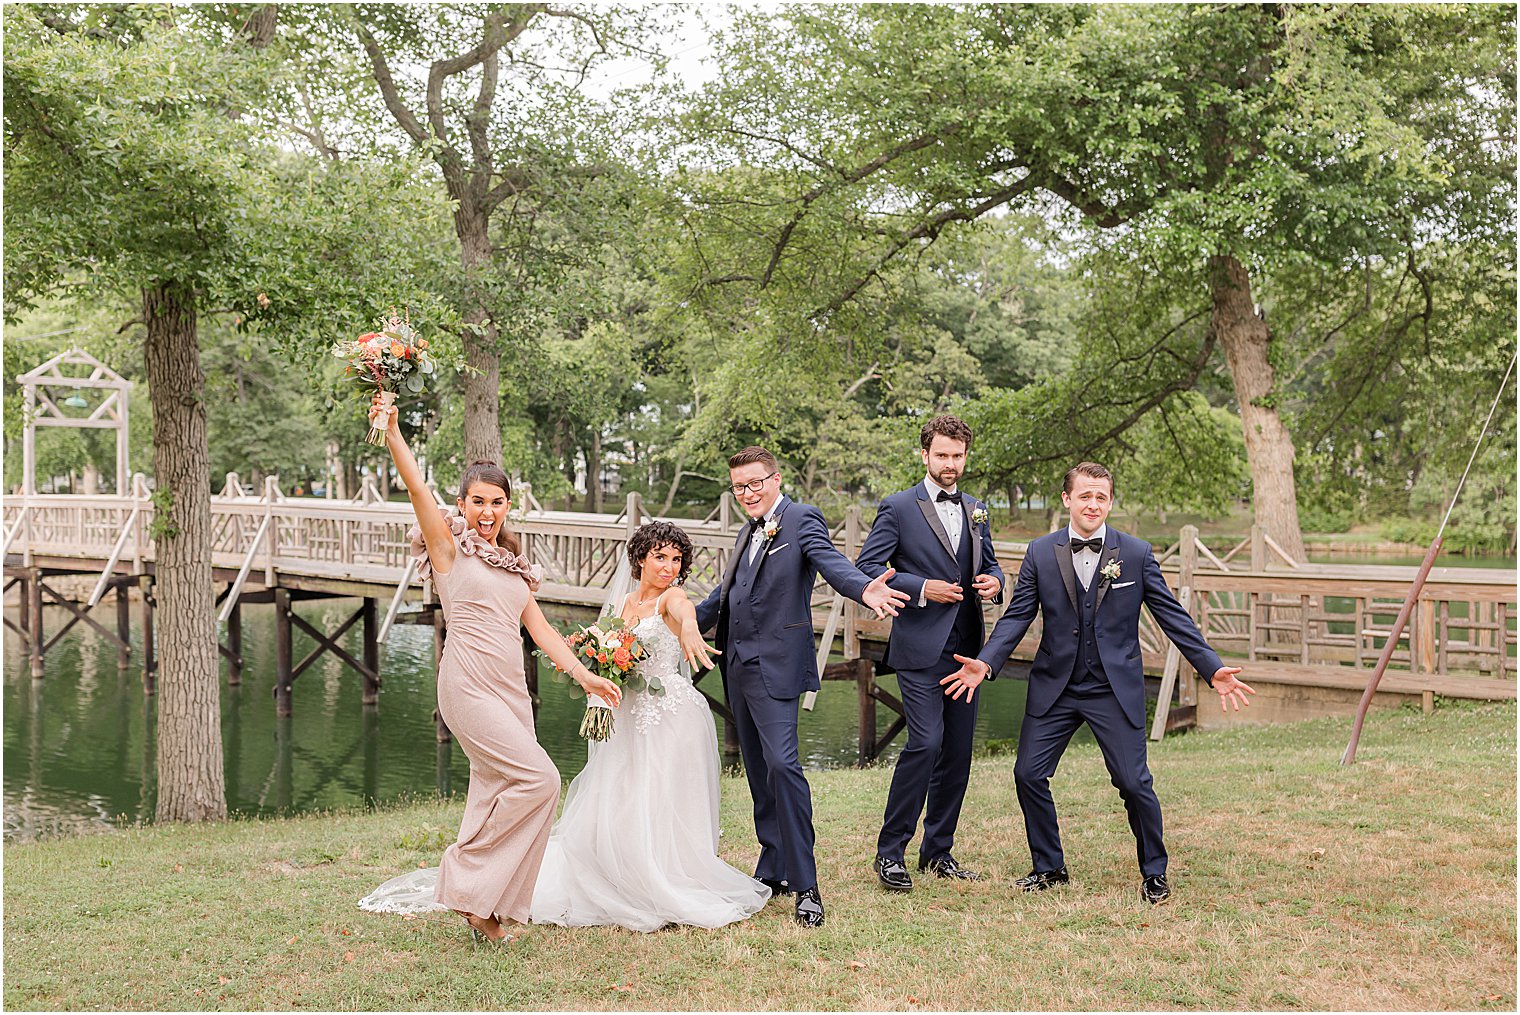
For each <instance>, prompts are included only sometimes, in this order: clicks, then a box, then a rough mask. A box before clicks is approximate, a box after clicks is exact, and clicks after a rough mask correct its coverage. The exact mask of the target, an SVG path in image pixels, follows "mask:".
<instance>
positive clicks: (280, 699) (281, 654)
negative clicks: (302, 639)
mask: <svg viewBox="0 0 1520 1015" xmlns="http://www.w3.org/2000/svg"><path fill="white" fill-rule="evenodd" d="M291 640H292V632H291V629H290V592H289V591H287V590H286V589H282V588H277V589H275V590H274V671H275V672H274V714H275V715H276V716H278V717H280V718H285V717H287V716H289V715H290V714H291V711H292V709H291V705H290V687H291V684H292V683H294V681H295V673H294V672H293V670H292V668H291Z"/></svg>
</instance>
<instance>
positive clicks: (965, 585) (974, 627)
mask: <svg viewBox="0 0 1520 1015" xmlns="http://www.w3.org/2000/svg"><path fill="white" fill-rule="evenodd" d="M971 540H972V535H971V523H970V522H969V521H968V520H966V517H965V512H964V511H962V513H961V543H960V546H958V547H957V548H956V550H955V561H956V563H957V564H959V565H960V579H961V608H960V610H959V611H958V612H957V613H956V615H955V638H956V641H958V642H959V643H960V645H961V648H960V653H961V655H976V653H977V652H979V651H981V647H982V646H981V628H980V627H979V626H978V624H977V619H978V614H980V613H981V610H982V600H981V598H980V597H979V596H978V595H977V594H976V589H974V588H972V587H971V583H972V581H973V580H975V578H976V575H974V574H972V573H971ZM968 645H969V646H970V647H969V648H968V647H967V646H968Z"/></svg>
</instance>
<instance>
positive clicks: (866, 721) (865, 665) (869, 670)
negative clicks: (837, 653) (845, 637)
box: [851, 659, 876, 768]
mask: <svg viewBox="0 0 1520 1015" xmlns="http://www.w3.org/2000/svg"><path fill="white" fill-rule="evenodd" d="M851 661H852V662H853V663H854V664H855V691H856V697H857V698H859V699H860V728H859V741H860V744H859V748H860V749H859V760H858V762H857V763H858V764H859V765H860V766H861V767H862V768H864V767H865V766H866V765H868V764H870V762H871V759H872V758H874V757H875V756H876V695H875V694H874V693H872V692H873V691H874V690H875V688H874V687H873V684H874V683H875V681H876V667H875V665H874V664H873V663H872V662H871V660H869V659H854V660H851Z"/></svg>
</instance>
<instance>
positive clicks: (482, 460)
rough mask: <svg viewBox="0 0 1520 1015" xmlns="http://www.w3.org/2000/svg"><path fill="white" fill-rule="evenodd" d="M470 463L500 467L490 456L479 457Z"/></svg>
mask: <svg viewBox="0 0 1520 1015" xmlns="http://www.w3.org/2000/svg"><path fill="white" fill-rule="evenodd" d="M470 464H471V465H489V466H492V467H494V468H499V466H497V465H496V463H495V462H493V461H491V460H490V459H489V458H477V459H475V460H474V461H473V462H471V463H470Z"/></svg>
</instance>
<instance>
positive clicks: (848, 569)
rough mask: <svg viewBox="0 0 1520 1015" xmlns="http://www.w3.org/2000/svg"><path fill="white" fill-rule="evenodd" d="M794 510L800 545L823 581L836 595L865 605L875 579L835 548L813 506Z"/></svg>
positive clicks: (793, 507) (800, 505)
mask: <svg viewBox="0 0 1520 1015" xmlns="http://www.w3.org/2000/svg"><path fill="white" fill-rule="evenodd" d="M790 510H792V511H796V512H797V514H798V518H797V544H798V546H799V547H800V548H801V550H802V553H803V555H804V556H806V557H807V559H808V562H809V563H811V564H812V565H813V567H815V568H817V569H818V573H819V574H821V575H823V580H824V581H826V582H828V583H829V585H830V586H832V587H833V589H834V591H835V592H838V593H840V594H841V595H843V596H844V597H845V598H847V599H853V600H855V602H857V603H858V602H861V598H860V597H861V593H863V592H864V591H865V588H866V586H867V585H869V584H870V582H871V578H870V576H869V575H867V574H865V573H864V572H863V571H861V569H860V568H858V567H856V566H855V565H854V564H851V563H850V558H848V557H846V556H845V555H844V554H842V553H840V552H839V550H838V549H837V548H835V546H834V541H833V540H832V539H830V538H829V527H828V526H827V525H825V524H824V522H823V515H822V513H820V512H819V510H818V509H817V508H815V507H813V505H811V504H793V505H792V507H791V509H790Z"/></svg>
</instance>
